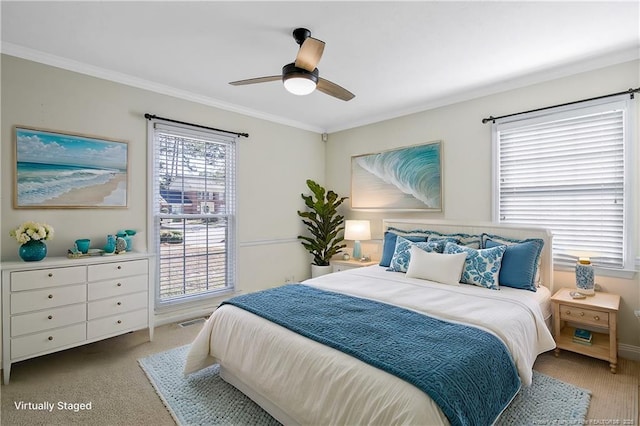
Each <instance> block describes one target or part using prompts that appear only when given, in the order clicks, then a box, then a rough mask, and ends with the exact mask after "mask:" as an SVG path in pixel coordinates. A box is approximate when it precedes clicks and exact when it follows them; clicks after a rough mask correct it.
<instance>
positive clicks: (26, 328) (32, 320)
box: [11, 303, 87, 337]
mask: <svg viewBox="0 0 640 426" xmlns="http://www.w3.org/2000/svg"><path fill="white" fill-rule="evenodd" d="M86 320H87V307H86V305H85V304H84V303H82V304H78V305H71V306H65V307H62V308H55V309H45V310H43V311H38V312H34V313H32V314H23V315H15V316H13V317H11V336H12V337H15V336H20V335H22V334H29V333H36V332H39V331H44V330H50V329H52V328H58V327H64V326H67V325H71V324H75V323H80V322H81V323H84V322H85V321H86Z"/></svg>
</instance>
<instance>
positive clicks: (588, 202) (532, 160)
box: [494, 102, 626, 268]
mask: <svg viewBox="0 0 640 426" xmlns="http://www.w3.org/2000/svg"><path fill="white" fill-rule="evenodd" d="M625 106H626V103H625V102H616V103H608V104H605V105H600V106H598V107H595V108H594V107H589V108H575V109H573V110H572V111H569V112H567V111H566V110H564V111H562V112H559V113H557V114H550V115H545V116H544V117H536V118H531V119H524V120H518V121H517V122H511V123H505V124H500V123H498V124H495V125H494V126H495V129H494V130H495V139H496V143H497V145H496V157H497V158H496V159H497V162H498V167H497V187H498V199H497V206H496V208H497V212H496V214H497V219H498V221H499V222H506V223H519V224H530V225H537V226H543V227H546V228H549V229H551V230H552V232H553V253H554V262H555V263H556V264H561V265H562V264H564V265H568V264H571V265H573V264H575V261H576V258H577V257H578V256H588V257H590V258H591V261H592V263H594V264H595V265H596V266H601V267H608V268H623V267H624V266H625V265H624V262H625V251H624V250H625V203H626V200H625V152H624V150H625V111H626V110H625Z"/></svg>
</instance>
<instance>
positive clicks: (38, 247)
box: [18, 240, 47, 262]
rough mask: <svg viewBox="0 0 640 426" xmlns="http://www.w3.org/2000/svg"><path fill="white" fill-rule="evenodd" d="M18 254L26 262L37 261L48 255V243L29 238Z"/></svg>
mask: <svg viewBox="0 0 640 426" xmlns="http://www.w3.org/2000/svg"><path fill="white" fill-rule="evenodd" d="M18 254H19V255H20V258H21V259H22V260H24V261H25V262H37V261H39V260H42V259H44V258H45V257H47V245H46V244H45V243H44V242H43V241H40V240H37V241H36V240H29V241H27V242H26V243H24V244H23V245H21V246H20V249H19V250H18Z"/></svg>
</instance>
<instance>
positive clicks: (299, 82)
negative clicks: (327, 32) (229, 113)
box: [229, 28, 355, 101]
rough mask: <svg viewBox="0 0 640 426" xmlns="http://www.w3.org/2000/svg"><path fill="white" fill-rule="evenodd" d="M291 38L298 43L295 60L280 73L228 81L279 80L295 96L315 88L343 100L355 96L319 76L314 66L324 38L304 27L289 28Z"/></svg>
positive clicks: (248, 82)
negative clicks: (320, 38)
mask: <svg viewBox="0 0 640 426" xmlns="http://www.w3.org/2000/svg"><path fill="white" fill-rule="evenodd" d="M293 38H294V40H295V41H296V43H298V45H299V46H300V49H299V50H298V54H297V55H296V61H295V62H292V63H290V64H287V65H285V66H284V67H282V75H271V76H268V77H258V78H249V79H247V80H238V81H232V82H230V83H229V84H231V85H232V86H244V85H246V84H255V83H267V82H269V81H276V80H280V79H282V82H283V83H284V87H285V89H287V90H288V91H289V92H291V93H293V94H295V95H308V94H309V93H311V92H313V91H314V90H315V89H318V90H319V91H321V92H322V93H326V94H327V95H330V96H333V97H334V98H338V99H341V100H343V101H349V100H351V99H353V98H354V97H355V95H354V94H353V93H351V92H350V91H348V90H347V89H345V88H344V87H341V86H339V85H337V84H335V83H333V82H331V81H329V80H326V79H324V78H322V77H320V73H319V71H318V68H316V65H318V62H320V58H321V57H322V52H323V51H324V44H325V43H324V41H322V40H318V39H317V38H313V37H311V31H309V30H308V29H306V28H296V29H295V30H293Z"/></svg>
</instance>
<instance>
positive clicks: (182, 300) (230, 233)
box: [147, 118, 238, 312]
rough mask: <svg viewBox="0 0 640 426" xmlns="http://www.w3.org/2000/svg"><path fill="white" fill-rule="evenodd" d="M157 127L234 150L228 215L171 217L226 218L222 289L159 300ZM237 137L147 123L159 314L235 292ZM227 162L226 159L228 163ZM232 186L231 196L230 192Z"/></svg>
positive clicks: (151, 228)
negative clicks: (224, 269)
mask: <svg viewBox="0 0 640 426" xmlns="http://www.w3.org/2000/svg"><path fill="white" fill-rule="evenodd" d="M156 126H159V127H160V128H162V129H167V130H166V132H168V133H170V132H171V131H173V132H175V134H176V136H184V137H185V138H189V137H190V136H192V137H198V138H204V139H208V140H210V141H211V142H213V143H223V144H226V145H228V146H230V149H231V150H232V161H233V164H228V163H226V162H225V166H226V168H227V172H226V173H225V179H226V183H225V193H226V195H225V197H226V199H225V205H226V212H225V213H222V214H217V215H211V214H208V213H201V212H200V213H198V214H191V215H185V214H177V215H172V218H178V219H181V218H182V219H184V218H195V217H196V216H202V215H207V218H209V217H214V216H218V217H225V218H226V221H227V224H226V228H225V229H226V235H227V241H225V255H226V256H225V263H226V275H225V281H226V285H225V287H223V288H220V289H216V290H210V291H204V292H200V293H196V294H190V295H182V296H178V297H174V298H170V299H167V300H163V299H161V298H160V294H161V291H160V290H161V279H160V278H161V273H160V271H161V253H160V232H159V231H160V219H161V217H160V216H161V215H162V214H161V212H160V208H159V204H158V202H157V198H156V197H157V196H158V194H159V178H158V170H157V169H156V161H157V159H156ZM237 142H238V135H235V134H232V133H226V132H222V131H215V130H210V129H203V128H200V127H198V126H195V125H194V126H191V125H189V124H186V123H174V122H171V121H165V120H162V119H159V118H152V119H149V120H148V123H147V169H148V170H149V180H148V185H147V187H148V189H147V194H148V196H147V212H148V214H147V215H148V221H147V224H148V225H147V245H148V247H149V248H150V250H151V251H152V253H153V254H154V255H155V257H156V261H155V262H154V276H155V283H154V284H153V285H154V293H155V298H154V305H155V310H156V312H158V311H163V310H169V309H176V308H187V307H189V306H197V305H198V304H201V303H202V302H203V301H206V300H209V299H214V298H219V297H221V296H225V295H227V294H232V293H234V292H235V288H236V283H237V279H238V271H237V258H238V238H237V233H238V230H237V216H238V211H237V182H238V176H237V173H238V143H237ZM225 161H226V160H225ZM229 186H230V187H231V189H230V191H231V192H230V193H229V192H227V190H229Z"/></svg>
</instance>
